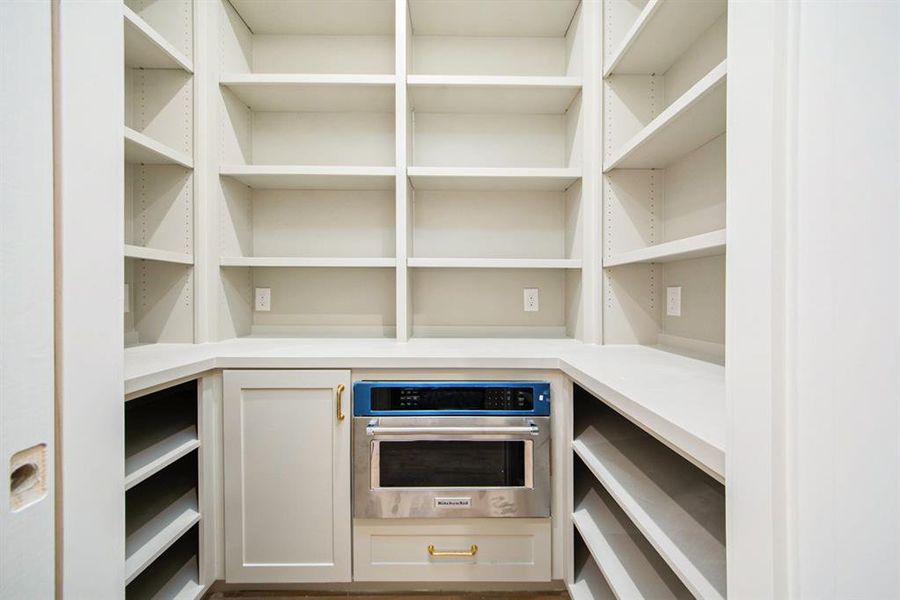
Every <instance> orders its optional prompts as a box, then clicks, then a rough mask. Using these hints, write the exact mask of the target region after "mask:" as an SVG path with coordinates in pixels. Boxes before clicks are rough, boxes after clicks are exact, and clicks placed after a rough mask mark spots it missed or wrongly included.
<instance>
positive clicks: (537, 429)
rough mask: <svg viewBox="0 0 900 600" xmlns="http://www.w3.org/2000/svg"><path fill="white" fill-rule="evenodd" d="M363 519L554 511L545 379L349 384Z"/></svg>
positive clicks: (357, 507)
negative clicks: (551, 508) (537, 380)
mask: <svg viewBox="0 0 900 600" xmlns="http://www.w3.org/2000/svg"><path fill="white" fill-rule="evenodd" d="M353 414H354V418H353V448H354V451H353V477H354V483H353V495H354V498H353V507H354V508H353V512H354V516H355V517H359V518H410V517H418V518H422V517H547V516H549V515H550V385H549V384H548V383H547V382H534V381H490V382H486V381H380V382H379V381H363V382H357V383H356V384H354V388H353Z"/></svg>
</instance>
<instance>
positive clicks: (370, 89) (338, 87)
mask: <svg viewBox="0 0 900 600" xmlns="http://www.w3.org/2000/svg"><path fill="white" fill-rule="evenodd" d="M396 80H397V78H396V77H395V76H393V75H319V74H296V75H294V74H256V73H234V74H225V75H223V76H222V78H221V80H220V81H219V84H220V85H221V86H223V87H226V88H228V89H229V90H231V91H232V92H233V93H234V95H235V96H237V97H238V99H240V101H241V102H243V103H244V104H246V105H247V106H249V107H250V108H251V109H252V110H254V111H278V112H283V111H287V112H348V111H361V112H391V113H392V112H394V88H395V83H396Z"/></svg>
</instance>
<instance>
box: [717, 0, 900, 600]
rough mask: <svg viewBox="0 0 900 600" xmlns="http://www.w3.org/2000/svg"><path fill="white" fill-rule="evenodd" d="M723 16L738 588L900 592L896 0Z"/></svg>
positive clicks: (899, 19) (732, 506)
mask: <svg viewBox="0 0 900 600" xmlns="http://www.w3.org/2000/svg"><path fill="white" fill-rule="evenodd" d="M729 11H730V12H729V19H730V22H729V25H730V29H729V52H728V61H729V71H730V72H729V82H728V86H729V106H728V118H729V123H728V145H729V146H728V153H729V165H730V168H729V173H728V186H729V198H728V236H729V240H728V244H729V248H728V269H729V282H728V286H729V289H728V331H727V336H728V338H727V339H728V346H729V347H728V365H727V378H728V379H727V380H728V402H729V424H730V425H729V437H728V462H727V477H728V488H727V493H728V515H729V521H728V527H729V529H728V551H729V556H728V559H729V590H728V591H729V596H731V597H737V598H761V597H790V598H814V599H816V600H819V599H828V598H835V599H838V598H866V599H870V598H872V599H874V598H896V597H898V595H900V510H898V509H900V441H898V440H900V410H898V407H900V313H898V308H900V278H898V275H900V202H898V198H900V178H898V177H900V176H898V173H900V116H898V111H897V107H898V106H900V4H898V3H894V2H809V3H791V4H787V3H781V4H778V3H731V5H730V7H729Z"/></svg>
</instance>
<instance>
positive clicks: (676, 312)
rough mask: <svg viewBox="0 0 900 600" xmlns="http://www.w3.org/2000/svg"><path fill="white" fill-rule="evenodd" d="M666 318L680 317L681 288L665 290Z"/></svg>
mask: <svg viewBox="0 0 900 600" xmlns="http://www.w3.org/2000/svg"><path fill="white" fill-rule="evenodd" d="M666 316H668V317H680V316H681V286H677V287H667V288H666Z"/></svg>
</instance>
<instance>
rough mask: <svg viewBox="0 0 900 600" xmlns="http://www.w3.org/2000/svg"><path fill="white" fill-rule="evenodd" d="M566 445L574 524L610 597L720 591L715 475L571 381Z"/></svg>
mask: <svg viewBox="0 0 900 600" xmlns="http://www.w3.org/2000/svg"><path fill="white" fill-rule="evenodd" d="M572 449H573V452H574V455H575V456H574V457H573V460H574V462H575V464H574V488H575V497H574V506H573V511H574V512H573V522H574V524H575V527H576V529H577V531H578V534H579V536H580V538H581V539H582V540H583V542H584V543H585V544H586V546H587V548H588V549H589V550H590V553H591V555H592V557H593V560H594V562H595V564H596V565H597V566H598V567H599V570H600V571H601V572H602V574H603V578H604V579H605V581H606V582H607V584H608V585H609V587H610V588H612V590H613V591H614V592H615V596H616V597H654V598H656V597H661V598H662V597H672V598H676V597H677V598H682V597H684V598H690V597H698V598H724V597H725V595H726V552H725V486H724V485H723V484H722V483H720V482H718V481H716V480H715V479H713V478H712V477H711V476H709V475H707V474H706V473H704V472H703V471H702V470H701V469H699V468H698V467H696V466H695V465H693V464H692V463H691V462H689V461H687V460H686V459H685V458H683V457H682V456H680V455H679V454H678V453H677V452H675V451H674V450H672V449H670V448H669V447H667V446H666V445H665V444H663V443H662V442H661V441H660V440H658V439H656V438H655V437H653V436H651V435H650V434H648V433H647V432H645V431H643V430H642V429H640V428H639V427H637V426H636V425H635V424H633V423H632V422H631V421H629V420H628V419H626V418H625V417H623V416H622V415H620V414H619V413H617V412H616V411H614V410H613V409H612V408H610V407H609V406H608V405H606V404H605V403H603V402H602V401H601V400H599V399H597V398H594V397H593V396H591V395H590V394H589V393H587V392H585V391H584V390H582V389H581V388H578V387H577V386H576V388H575V402H574V428H573V442H572ZM587 585H589V582H585V583H584V584H582V586H587Z"/></svg>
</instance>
